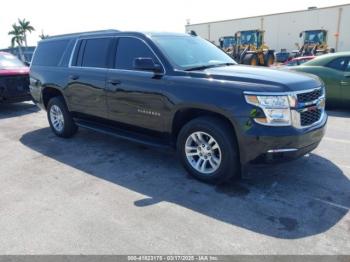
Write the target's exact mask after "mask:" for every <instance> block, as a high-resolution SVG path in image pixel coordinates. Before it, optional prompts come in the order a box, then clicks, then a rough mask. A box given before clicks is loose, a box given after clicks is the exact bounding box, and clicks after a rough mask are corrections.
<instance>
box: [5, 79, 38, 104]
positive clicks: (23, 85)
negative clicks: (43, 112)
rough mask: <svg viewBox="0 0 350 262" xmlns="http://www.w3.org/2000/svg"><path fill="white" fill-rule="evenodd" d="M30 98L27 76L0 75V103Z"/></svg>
mask: <svg viewBox="0 0 350 262" xmlns="http://www.w3.org/2000/svg"><path fill="white" fill-rule="evenodd" d="M29 100H32V96H31V95H30V91H29V77H28V76H27V75H19V76H1V77H0V103H17V102H23V101H29Z"/></svg>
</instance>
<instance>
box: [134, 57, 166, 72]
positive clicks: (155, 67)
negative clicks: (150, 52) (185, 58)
mask: <svg viewBox="0 0 350 262" xmlns="http://www.w3.org/2000/svg"><path fill="white" fill-rule="evenodd" d="M134 69H136V70H144V71H152V72H155V73H161V72H162V67H161V66H160V65H159V64H156V63H154V61H153V59H152V58H149V57H138V58H135V59H134Z"/></svg>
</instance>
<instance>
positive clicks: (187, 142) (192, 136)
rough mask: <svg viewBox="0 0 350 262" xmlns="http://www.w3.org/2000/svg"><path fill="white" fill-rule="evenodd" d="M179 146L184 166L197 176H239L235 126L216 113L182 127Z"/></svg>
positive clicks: (216, 180)
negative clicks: (232, 126)
mask: <svg viewBox="0 0 350 262" xmlns="http://www.w3.org/2000/svg"><path fill="white" fill-rule="evenodd" d="M177 150H178V154H179V157H180V159H181V162H182V164H183V166H184V167H185V169H186V170H187V171H188V172H189V173H190V174H191V175H192V176H194V177H195V178H197V179H199V180H201V181H204V182H208V183H221V182H225V181H227V180H229V179H230V178H239V177H240V163H239V158H238V147H237V144H236V140H235V138H234V134H233V130H232V128H231V126H230V125H228V124H227V123H226V122H224V121H222V120H220V119H217V118H214V117H200V118H196V119H194V120H192V121H190V122H189V123H187V124H186V125H185V126H184V127H183V128H182V129H181V131H180V133H179V135H178V140H177Z"/></svg>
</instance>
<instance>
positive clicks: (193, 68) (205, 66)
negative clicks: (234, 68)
mask: <svg viewBox="0 0 350 262" xmlns="http://www.w3.org/2000/svg"><path fill="white" fill-rule="evenodd" d="M230 65H236V64H235V63H221V64H211V65H202V66H195V67H190V68H187V69H185V71H197V70H205V69H208V68H213V67H219V66H230Z"/></svg>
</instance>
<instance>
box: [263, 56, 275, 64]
mask: <svg viewBox="0 0 350 262" xmlns="http://www.w3.org/2000/svg"><path fill="white" fill-rule="evenodd" d="M274 63H275V56H274V55H273V54H272V53H268V54H267V55H266V57H265V66H272V65H273V64H274Z"/></svg>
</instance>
